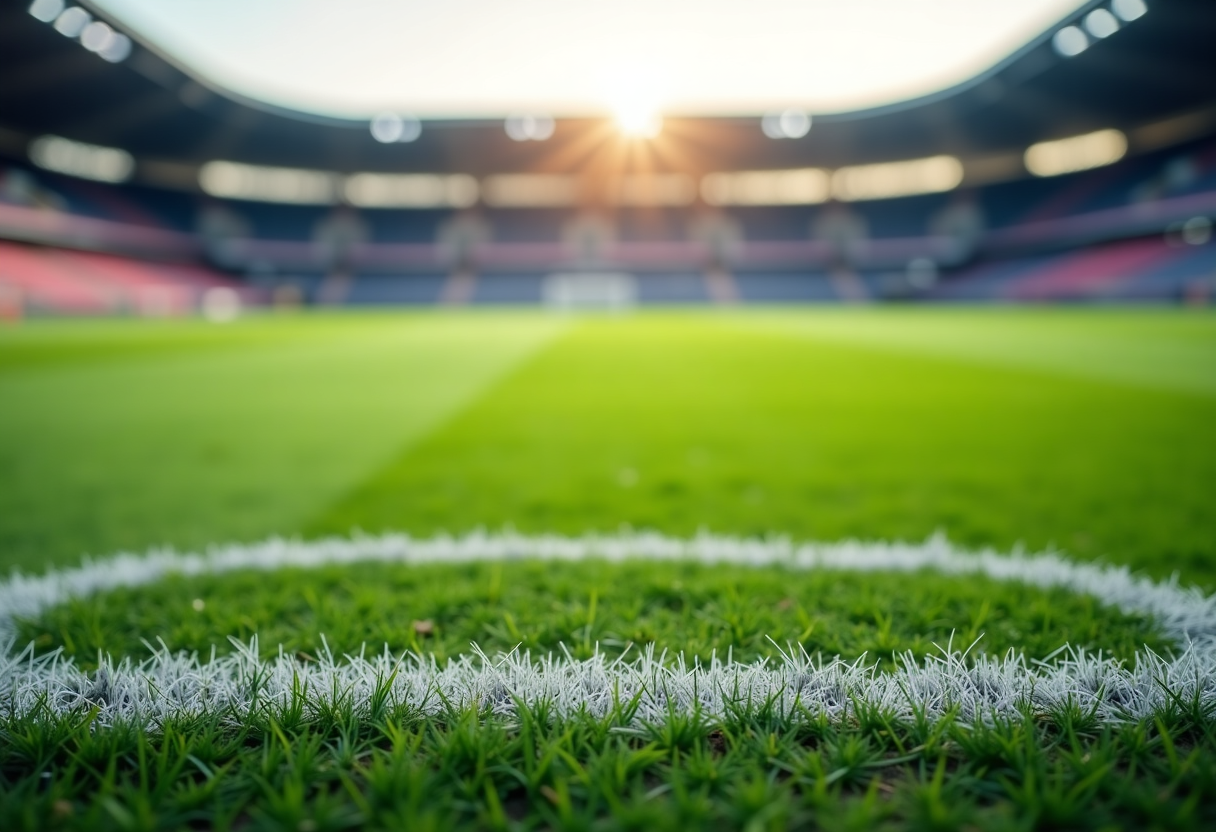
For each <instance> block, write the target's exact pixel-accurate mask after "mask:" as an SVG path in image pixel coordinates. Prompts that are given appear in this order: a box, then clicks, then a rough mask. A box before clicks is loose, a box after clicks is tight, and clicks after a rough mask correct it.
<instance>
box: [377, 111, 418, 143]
mask: <svg viewBox="0 0 1216 832" xmlns="http://www.w3.org/2000/svg"><path fill="white" fill-rule="evenodd" d="M369 127H370V129H371V133H372V138H373V139H375V140H376V141H378V142H380V143H381V144H396V143H402V144H408V143H409V142H412V141H414V140H416V139H417V138H418V137H419V136H421V135H422V122H420V121H419V120H418V119H416V118H414V117H413V116H402V115H398V114H397V113H388V112H385V113H378V114H377V115H376V116H375V117H374V118H373V119H372V120H371V124H370V125H369Z"/></svg>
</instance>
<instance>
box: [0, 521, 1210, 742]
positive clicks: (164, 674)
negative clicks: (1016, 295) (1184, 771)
mask: <svg viewBox="0 0 1216 832" xmlns="http://www.w3.org/2000/svg"><path fill="white" fill-rule="evenodd" d="M525 558H527V559H541V560H550V561H575V560H582V559H586V558H600V559H604V560H608V561H622V560H630V559H637V560H669V561H670V560H693V561H696V562H700V563H705V564H720V563H721V564H737V565H751V566H764V565H773V564H778V565H784V566H787V567H790V568H795V569H827V570H841V571H854V572H871V571H913V570H921V569H930V570H933V571H936V572H940V573H943V574H948V575H985V576H988V577H990V578H995V579H998V580H1010V581H1021V582H1024V583H1027V584H1030V585H1034V586H1039V587H1044V588H1047V587H1059V588H1064V589H1068V590H1071V591H1074V592H1078V593H1083V594H1087V595H1090V596H1092V597H1094V598H1095V599H1097V600H1098V601H1100V602H1102V603H1103V604H1107V605H1109V606H1112V607H1115V608H1117V609H1119V610H1121V611H1123V612H1125V613H1130V614H1139V615H1144V616H1147V617H1149V618H1150V619H1152V620H1153V621H1154V622H1156V624H1157V625H1158V627H1159V628H1160V629H1161V630H1162V631H1163V633H1164V634H1165V635H1167V636H1169V637H1171V638H1172V639H1173V640H1174V641H1175V642H1176V644H1177V645H1178V648H1179V652H1178V654H1177V655H1175V656H1172V657H1167V658H1162V657H1159V656H1156V655H1154V654H1151V653H1148V652H1142V653H1140V654H1138V655H1137V656H1136V658H1135V659H1134V660H1133V661H1132V662H1130V663H1128V664H1124V663H1122V662H1118V661H1115V660H1112V659H1110V658H1108V657H1103V656H1101V655H1100V654H1099V655H1094V654H1090V653H1085V652H1083V651H1072V650H1062V651H1061V652H1060V653H1059V654H1058V655H1057V656H1056V657H1054V658H1053V659H1052V660H1051V661H1048V662H1034V663H1029V662H1027V661H1026V660H1024V659H1023V658H1021V657H1019V656H1016V655H1013V654H1012V653H1010V654H1009V655H1006V656H1005V657H1002V658H995V657H988V656H983V655H978V656H974V657H970V656H967V655H965V654H963V653H959V652H957V651H952V650H948V649H947V650H945V651H943V653H942V655H941V656H936V657H930V658H928V659H926V660H924V661H920V662H918V661H916V660H915V659H913V658H912V657H911V656H907V657H905V658H904V660H903V661H902V663H901V665H900V667H899V668H898V669H896V670H894V671H890V672H881V671H878V670H877V669H876V668H875V667H873V666H872V665H868V664H865V663H863V662H854V663H848V662H845V661H843V660H841V659H838V658H837V659H832V660H828V661H822V662H821V661H817V660H813V659H811V658H810V657H808V656H806V655H803V654H800V653H797V652H794V651H791V652H790V653H789V654H784V655H783V658H782V660H781V661H778V662H766V661H760V662H756V663H750V664H746V663H738V662H732V661H730V660H726V661H720V660H715V661H712V662H709V663H704V664H702V663H693V664H689V663H687V662H685V660H684V659H683V657H681V656H676V657H670V656H667V655H665V654H664V655H655V653H654V651H653V649H649V650H643V651H642V652H641V653H640V654H637V655H635V657H634V658H632V659H628V660H624V659H618V660H608V659H606V658H604V657H602V656H597V657H594V658H591V659H588V660H585V661H579V660H575V659H573V658H571V657H569V656H560V657H552V656H548V657H544V658H540V659H534V658H533V657H531V656H529V655H522V656H521V655H507V656H498V657H496V658H494V659H490V658H489V657H486V656H485V655H483V654H482V653H481V652H480V651H477V650H474V653H473V654H472V655H466V656H463V657H461V658H459V659H457V660H455V661H452V662H450V663H448V664H446V665H443V666H440V665H438V664H437V663H435V662H434V660H433V659H427V658H422V657H418V656H413V655H405V656H394V655H392V654H390V653H388V652H387V651H386V652H384V653H382V654H379V655H377V656H375V657H374V658H367V657H366V656H365V655H359V656H344V657H342V658H341V659H335V658H334V657H333V656H332V655H326V656H324V657H322V659H321V660H320V661H318V662H308V663H305V662H301V661H298V660H296V659H295V658H292V657H288V656H284V655H282V653H281V652H280V655H279V656H277V657H276V658H274V659H271V660H267V661H262V660H260V659H259V658H258V649H257V644H256V641H255V642H253V643H252V644H249V645H238V649H237V650H236V651H235V652H234V653H233V654H231V655H229V656H224V657H216V656H215V654H214V651H213V652H212V655H211V657H210V658H208V659H200V658H199V657H198V656H197V655H194V656H186V655H182V654H178V655H173V654H170V653H169V652H168V651H167V650H163V651H160V652H157V653H155V654H154V655H153V656H152V657H151V658H148V659H146V660H143V661H140V662H136V661H134V660H132V659H130V658H118V659H113V658H109V657H107V658H105V659H104V660H103V661H102V663H101V666H100V667H99V668H98V669H97V670H95V671H87V672H86V671H82V670H80V669H79V668H77V667H76V666H75V665H74V664H73V663H72V662H71V661H70V660H68V659H65V658H64V657H63V656H62V655H61V654H59V653H54V654H50V655H46V656H40V657H39V656H35V654H34V652H33V650H32V647H31V648H26V649H24V650H21V651H17V650H15V649H14V639H15V622H16V619H19V618H29V617H35V616H37V615H39V614H40V613H42V612H43V611H45V610H47V609H49V608H51V607H53V606H55V605H58V604H61V603H63V602H65V601H68V600H69V599H72V598H81V597H85V596H88V595H91V594H94V593H98V592H104V591H106V590H110V589H115V588H119V587H134V586H140V585H144V584H149V583H152V582H155V581H157V580H159V579H160V578H162V577H164V576H166V575H169V574H174V573H177V574H184V575H201V574H218V573H223V572H229V571H233V570H238V569H262V570H274V569H281V568H286V567H316V566H322V565H328V564H344V563H357V562H367V561H375V562H385V563H402V564H424V563H467V562H471V561H508V560H516V559H525ZM0 646H4V647H6V648H7V649H4V651H3V655H2V656H0V712H9V713H14V714H16V715H30V714H37V713H47V710H46V709H49V712H52V713H68V712H74V711H77V710H80V709H82V708H89V707H97V708H98V714H97V719H98V721H99V723H100V724H108V723H112V722H114V721H128V720H133V721H136V722H138V723H142V724H157V723H159V722H160V721H161V720H163V719H165V718H168V717H171V716H174V715H182V714H202V713H216V712H221V713H227V714H230V715H231V714H241V713H244V714H248V713H250V709H251V708H257V707H262V706H266V707H270V708H272V709H275V708H285V707H287V706H288V705H289V703H291V702H292V700H293V697H297V696H302V697H303V699H304V702H303V705H304V707H306V708H309V709H313V708H319V707H324V706H325V704H326V703H331V702H333V701H335V700H342V701H350V702H352V703H354V704H355V706H356V707H368V706H369V705H370V703H372V702H374V701H386V702H389V703H396V704H409V705H411V706H414V707H417V708H420V709H421V710H422V711H423V712H427V713H434V712H439V711H441V710H443V709H445V708H446V707H449V706H451V705H456V706H467V705H477V706H479V707H484V708H489V709H491V710H494V711H498V712H502V713H509V712H511V711H513V709H514V708H515V707H516V702H517V701H522V702H527V703H534V702H539V701H542V700H546V701H549V702H550V703H551V704H552V707H553V709H554V713H556V714H573V713H577V712H581V711H586V712H588V713H591V714H600V715H603V714H607V713H609V712H610V711H611V709H612V707H613V704H614V702H625V703H632V704H633V706H634V707H635V710H633V711H631V713H632V714H633V716H632V719H634V720H641V721H651V720H659V719H662V718H664V717H665V716H666V715H668V714H669V713H671V712H672V709H675V710H678V711H688V710H690V709H692V708H693V707H696V706H699V707H700V708H701V710H702V712H703V713H704V714H705V715H706V716H708V717H711V718H719V717H724V716H728V715H729V714H730V713H732V712H734V711H738V710H743V711H751V710H754V709H756V708H758V707H760V706H763V705H765V704H766V703H767V704H768V705H770V706H772V707H775V708H778V709H781V710H783V711H785V712H787V713H788V712H790V711H791V710H794V709H797V708H805V709H806V710H808V711H810V712H812V713H823V714H826V715H828V716H829V717H832V718H843V717H844V716H846V715H847V714H848V713H849V712H851V711H852V710H853V709H855V708H856V707H858V706H860V705H871V706H875V707H880V708H882V709H883V710H884V711H886V712H888V713H891V714H894V715H896V716H901V717H909V718H911V717H913V716H914V715H915V714H917V713H921V714H923V715H925V716H928V717H940V716H943V715H945V714H947V713H950V712H957V713H958V715H959V716H960V717H962V718H963V719H972V720H974V719H990V718H994V717H1002V716H1010V717H1013V716H1017V715H1018V714H1020V713H1022V712H1023V711H1024V710H1025V709H1027V708H1029V709H1031V710H1034V711H1039V712H1043V711H1050V710H1052V709H1055V708H1058V707H1063V706H1067V705H1071V706H1075V707H1079V708H1082V709H1084V710H1086V711H1091V712H1092V713H1093V714H1094V716H1095V717H1097V718H1099V719H1102V720H1122V719H1138V718H1143V717H1146V716H1148V715H1151V714H1153V713H1157V712H1159V711H1160V710H1161V709H1162V708H1166V707H1169V706H1170V705H1171V703H1178V702H1184V703H1191V702H1194V701H1196V700H1198V701H1199V702H1200V704H1202V705H1203V706H1205V707H1216V598H1213V597H1208V596H1205V595H1204V594H1203V593H1202V592H1200V591H1198V590H1197V589H1193V588H1183V587H1181V586H1180V585H1179V584H1178V582H1177V581H1176V580H1171V581H1169V582H1164V583H1157V582H1154V581H1151V580H1149V579H1148V578H1145V577H1142V576H1136V575H1133V574H1131V573H1130V572H1129V571H1128V570H1127V569H1126V568H1125V567H1111V566H1102V565H1096V564H1083V563H1073V562H1071V561H1068V560H1066V559H1064V558H1062V557H1060V556H1058V555H1055V554H1050V553H1048V554H1038V555H1026V554H1022V553H1016V552H1015V553H1013V554H1008V555H1004V554H998V553H996V552H993V551H982V552H966V551H962V550H959V549H956V548H954V547H953V546H951V545H950V544H949V543H948V542H947V541H946V540H945V539H944V538H943V537H934V538H931V539H930V540H928V541H926V542H925V543H923V544H902V543H854V542H845V543H837V544H794V543H791V542H790V541H788V540H769V541H752V540H741V539H736V538H727V537H716V536H710V535H702V536H698V537H695V538H692V539H687V540H683V539H675V538H669V537H664V536H661V535H657V534H637V535H620V536H606V537H590V536H589V537H581V538H567V537H557V536H542V537H526V536H520V535H515V534H510V533H507V534H493V535H491V534H473V535H469V536H465V537H459V538H451V537H439V538H431V539H425V540H415V539H412V538H409V537H405V536H401V535H388V536H384V537H362V538H355V539H351V540H346V539H330V540H322V541H316V542H299V541H288V540H271V541H268V542H265V543H259V544H253V545H229V546H222V547H216V548H214V549H212V550H210V551H209V552H208V553H206V554H180V553H176V552H172V551H157V552H152V553H150V554H148V555H143V556H139V555H119V556H117V557H113V558H109V559H105V560H99V561H93V562H87V563H85V564H84V565H82V566H80V567H77V568H73V569H66V570H60V571H53V572H50V573H47V574H45V575H33V576H25V575H19V574H16V575H13V576H12V577H11V578H9V579H8V580H7V581H3V582H0ZM377 691H379V694H377Z"/></svg>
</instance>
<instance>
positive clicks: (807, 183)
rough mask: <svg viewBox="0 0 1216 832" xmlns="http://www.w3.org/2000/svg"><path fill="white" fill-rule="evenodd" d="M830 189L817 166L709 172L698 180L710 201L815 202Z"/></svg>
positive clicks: (765, 203)
mask: <svg viewBox="0 0 1216 832" xmlns="http://www.w3.org/2000/svg"><path fill="white" fill-rule="evenodd" d="M831 193H832V187H831V177H830V176H829V175H828V174H827V172H826V171H822V170H819V169H818V168H796V169H793V170H752V171H736V172H732V173H710V174H707V175H706V176H705V177H704V178H703V179H702V180H701V198H702V199H704V200H705V201H706V202H707V203H709V204H710V205H817V204H819V203H821V202H826V201H827V199H828V197H829V196H831Z"/></svg>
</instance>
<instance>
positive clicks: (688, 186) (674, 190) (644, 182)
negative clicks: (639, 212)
mask: <svg viewBox="0 0 1216 832" xmlns="http://www.w3.org/2000/svg"><path fill="white" fill-rule="evenodd" d="M609 197H610V199H611V201H612V202H614V203H615V204H617V205H676V206H679V205H691V204H692V203H693V202H694V201H695V200H696V198H697V184H696V182H695V181H694V180H693V178H692V177H691V176H688V175H687V174H684V173H643V174H628V175H625V176H622V177H620V178H619V179H617V180H616V181H615V182H614V183H613V184H612V187H611V190H610V192H609Z"/></svg>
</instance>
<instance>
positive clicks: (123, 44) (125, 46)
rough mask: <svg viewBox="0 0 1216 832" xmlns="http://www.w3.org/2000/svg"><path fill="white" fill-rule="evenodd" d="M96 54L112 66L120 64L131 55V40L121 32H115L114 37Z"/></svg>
mask: <svg viewBox="0 0 1216 832" xmlns="http://www.w3.org/2000/svg"><path fill="white" fill-rule="evenodd" d="M97 54H98V55H100V56H101V57H102V58H104V59H105V60H107V61H109V62H110V63H112V64H117V63H122V62H123V61H124V60H126V58H127V56H128V55H130V54H131V39H130V38H129V37H127V36H126V35H124V34H122V33H121V32H115V33H114V37H112V38H111V39H110V42H109V43H108V44H107V45H106V46H104V47H103V48H101V49H99V50H97Z"/></svg>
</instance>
